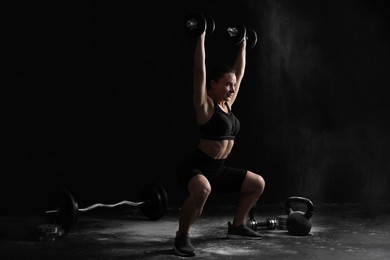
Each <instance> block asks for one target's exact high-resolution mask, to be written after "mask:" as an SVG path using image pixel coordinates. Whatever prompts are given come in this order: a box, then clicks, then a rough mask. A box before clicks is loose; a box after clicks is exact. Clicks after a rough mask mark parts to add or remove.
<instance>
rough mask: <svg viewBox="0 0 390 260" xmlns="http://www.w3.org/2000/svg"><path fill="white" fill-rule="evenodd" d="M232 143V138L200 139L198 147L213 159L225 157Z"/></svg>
mask: <svg viewBox="0 0 390 260" xmlns="http://www.w3.org/2000/svg"><path fill="white" fill-rule="evenodd" d="M233 145H234V140H206V139H202V138H201V139H200V140H199V143H198V148H199V150H201V151H202V152H204V153H205V154H207V155H208V156H210V157H212V158H214V159H226V158H227V157H228V155H229V154H230V152H231V150H232V148H233Z"/></svg>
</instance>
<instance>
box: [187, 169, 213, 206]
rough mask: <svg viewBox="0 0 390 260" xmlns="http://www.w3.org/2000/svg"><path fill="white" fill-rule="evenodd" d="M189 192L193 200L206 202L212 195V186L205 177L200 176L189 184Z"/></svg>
mask: <svg viewBox="0 0 390 260" xmlns="http://www.w3.org/2000/svg"><path fill="white" fill-rule="evenodd" d="M188 191H189V193H190V196H192V197H193V198H195V199H197V200H200V201H205V200H206V199H207V198H208V196H209V195H210V193H211V185H210V182H209V181H208V180H207V178H206V177H205V176H203V175H201V174H199V175H196V176H194V177H192V179H191V180H190V182H189V183H188Z"/></svg>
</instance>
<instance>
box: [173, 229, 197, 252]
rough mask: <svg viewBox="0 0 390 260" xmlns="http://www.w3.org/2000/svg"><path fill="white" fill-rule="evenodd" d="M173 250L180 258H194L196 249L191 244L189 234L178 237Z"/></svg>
mask: <svg viewBox="0 0 390 260" xmlns="http://www.w3.org/2000/svg"><path fill="white" fill-rule="evenodd" d="M173 250H174V251H175V252H176V254H178V255H179V256H194V255H195V248H194V247H193V246H192V244H191V239H190V235H189V234H188V233H186V234H181V235H176V238H175V245H174V247H173Z"/></svg>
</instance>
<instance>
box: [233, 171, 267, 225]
mask: <svg viewBox="0 0 390 260" xmlns="http://www.w3.org/2000/svg"><path fill="white" fill-rule="evenodd" d="M264 188H265V181H264V179H263V178H262V177H261V176H260V175H258V174H256V173H253V172H250V171H248V172H247V173H246V176H245V179H244V181H243V182H242V185H241V194H240V198H239V202H238V206H237V210H236V214H235V216H234V219H233V226H235V227H237V226H239V225H242V224H245V221H246V218H247V216H248V213H249V211H250V209H251V208H252V207H253V206H254V205H255V204H256V202H257V200H258V199H259V198H260V196H261V194H262V193H263V191H264Z"/></svg>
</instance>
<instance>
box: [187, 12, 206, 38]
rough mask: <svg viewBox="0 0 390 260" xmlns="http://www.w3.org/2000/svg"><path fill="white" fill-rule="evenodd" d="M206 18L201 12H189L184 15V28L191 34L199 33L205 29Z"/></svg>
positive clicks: (196, 34) (194, 35)
mask: <svg viewBox="0 0 390 260" xmlns="http://www.w3.org/2000/svg"><path fill="white" fill-rule="evenodd" d="M206 23H207V21H206V18H205V16H204V15H203V14H201V13H189V14H187V15H186V16H185V17H184V30H185V31H186V32H187V33H188V34H189V35H191V36H193V37H196V36H199V35H201V34H202V33H203V32H204V31H205V30H206Z"/></svg>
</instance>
